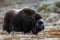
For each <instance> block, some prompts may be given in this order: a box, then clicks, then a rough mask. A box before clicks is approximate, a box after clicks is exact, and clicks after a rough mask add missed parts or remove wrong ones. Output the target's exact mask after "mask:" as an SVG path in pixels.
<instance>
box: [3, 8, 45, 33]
mask: <svg viewBox="0 0 60 40" xmlns="http://www.w3.org/2000/svg"><path fill="white" fill-rule="evenodd" d="M43 29H44V23H43V21H42V17H41V15H40V14H38V13H36V12H35V10H33V9H30V8H23V9H19V10H17V9H12V10H10V11H8V12H6V15H5V16H4V23H3V30H4V31H7V32H8V33H10V32H11V31H15V32H24V33H31V32H32V34H37V33H38V32H40V31H41V30H43Z"/></svg>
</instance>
